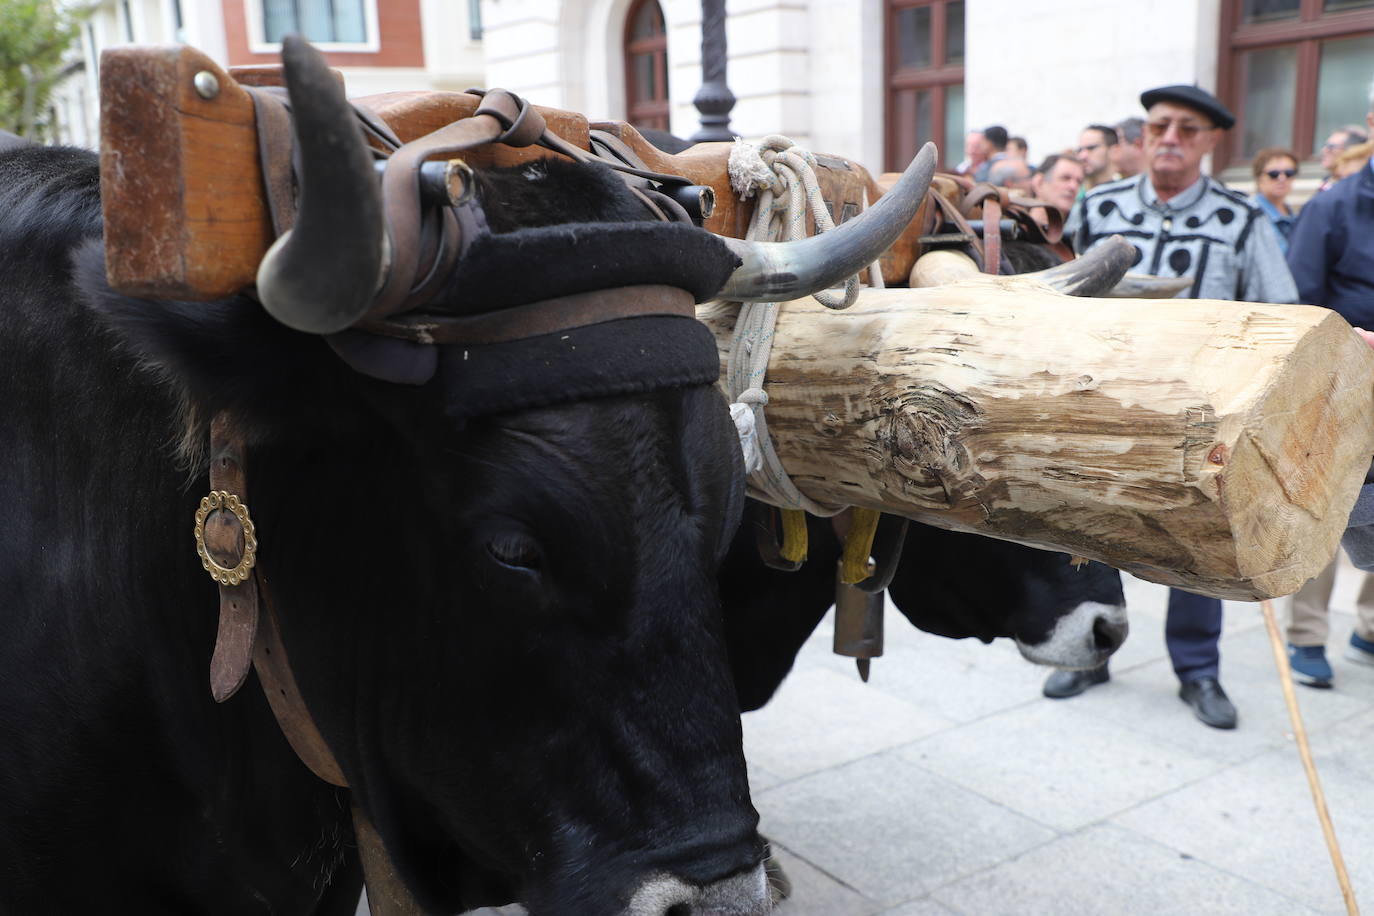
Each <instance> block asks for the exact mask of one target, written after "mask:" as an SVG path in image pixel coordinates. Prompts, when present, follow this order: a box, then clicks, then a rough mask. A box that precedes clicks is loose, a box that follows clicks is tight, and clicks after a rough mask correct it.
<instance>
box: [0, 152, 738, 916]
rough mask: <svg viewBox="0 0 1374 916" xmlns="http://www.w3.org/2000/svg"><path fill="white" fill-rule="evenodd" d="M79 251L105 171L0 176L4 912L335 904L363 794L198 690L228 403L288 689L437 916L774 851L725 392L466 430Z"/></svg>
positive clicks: (426, 402) (420, 393)
mask: <svg viewBox="0 0 1374 916" xmlns="http://www.w3.org/2000/svg"><path fill="white" fill-rule="evenodd" d="M101 257H102V251H101V246H100V223H99V199H98V187H97V180H96V169H95V161H94V157H93V156H92V155H90V154H85V153H80V152H75V151H64V150H37V151H33V150H23V151H18V152H14V153H8V154H0V399H2V400H3V402H4V403H5V404H6V410H7V417H6V421H5V423H3V424H0V468H3V469H4V475H3V477H0V500H2V501H3V503H4V504H5V506H6V524H5V526H4V528H3V529H0V530H2V531H3V532H4V533H3V535H0V594H4V595H5V605H4V614H3V618H2V620H3V634H4V639H3V644H2V645H0V912H6V913H24V914H27V913H34V912H63V913H68V912H81V911H93V910H95V909H97V908H105V907H108V903H109V901H110V900H112V899H114V900H118V901H120V906H121V907H124V908H127V909H129V910H130V911H138V912H141V913H158V912H166V913H188V912H195V913H225V914H243V913H259V912H260V913H269V912H270V913H279V914H280V913H288V914H307V913H309V914H326V913H336V912H337V913H351V912H352V907H353V905H354V902H355V901H356V899H357V889H358V886H359V882H360V874H359V868H358V864H357V860H356V855H355V853H354V851H353V840H352V836H351V828H350V826H349V824H350V821H349V816H348V800H347V798H348V793H346V792H343V791H340V790H336V789H333V788H331V787H328V786H326V785H324V784H322V783H320V782H318V781H317V780H316V779H315V778H314V777H313V776H311V775H310V774H309V772H308V771H307V770H306V769H305V768H304V767H303V766H302V765H301V764H300V762H299V761H298V760H297V759H296V758H295V756H294V754H293V753H292V752H291V751H290V749H289V747H288V746H287V745H286V743H285V741H284V740H283V738H282V736H281V734H280V732H279V731H278V728H277V725H276V723H275V721H274V719H273V718H272V717H271V715H270V712H269V710H268V708H267V706H266V703H265V702H264V698H263V696H262V693H261V690H260V689H259V688H258V686H257V684H256V683H254V679H251V678H250V682H249V683H248V684H247V685H246V686H245V687H244V689H243V690H242V691H241V692H240V693H239V694H238V695H237V696H235V697H234V698H233V699H231V700H230V701H228V702H227V703H225V704H223V705H220V706H216V705H215V704H213V703H212V702H211V700H210V696H209V690H208V683H207V673H208V662H209V658H210V651H211V647H212V644H213V641H214V631H215V621H216V612H217V607H218V601H217V595H216V590H215V588H214V586H213V583H212V582H211V581H210V580H209V578H208V577H207V576H205V574H204V573H203V571H202V570H201V569H200V565H199V562H198V560H197V558H196V556H195V553H194V548H193V543H192V541H191V537H190V531H191V518H192V513H193V511H194V508H195V506H196V503H197V501H198V500H199V498H200V496H201V495H202V494H203V493H204V492H205V491H206V490H207V489H208V481H207V477H206V471H205V467H204V462H203V457H202V456H201V455H200V454H199V453H198V452H197V448H196V447H197V446H198V445H201V444H203V443H204V441H205V439H206V424H207V422H208V419H209V417H211V416H212V415H214V414H215V413H216V412H219V411H227V412H228V413H229V415H230V416H231V418H232V420H233V423H234V424H235V426H236V427H237V428H238V429H240V430H242V431H244V432H245V434H246V436H247V439H248V443H249V445H248V448H249V453H248V487H249V490H248V500H247V501H248V504H249V506H250V509H251V511H252V513H253V516H254V519H255V522H256V524H257V526H258V531H259V537H260V543H261V549H260V560H259V562H260V564H261V568H262V569H263V570H264V572H265V574H266V576H267V577H268V579H269V581H270V582H271V583H272V589H273V592H274V597H275V599H276V602H277V604H278V607H279V610H280V612H281V616H282V627H283V636H284V640H285V643H286V645H287V647H288V649H289V650H290V654H291V659H292V662H293V666H294V670H295V674H296V677H297V679H298V681H299V682H300V685H301V688H302V691H303V693H304V695H305V698H306V701H307V702H308V703H309V705H310V707H311V709H312V711H313V713H314V715H315V717H316V719H317V721H318V724H319V726H320V728H321V730H322V732H323V734H324V735H325V736H326V738H327V739H328V740H329V742H330V744H331V746H332V748H333V749H334V752H335V754H336V756H337V757H338V759H339V762H340V764H341V766H342V768H343V770H344V772H345V774H346V775H347V777H348V779H349V780H350V782H351V783H352V785H353V786H354V790H353V791H354V794H355V795H356V797H357V798H358V800H359V802H360V803H361V804H362V806H363V807H364V809H365V810H367V811H368V812H369V814H370V815H371V818H372V820H373V822H374V823H375V824H376V826H377V828H378V829H379V831H380V832H381V834H382V836H383V838H384V839H385V841H386V844H387V847H388V849H389V851H390V852H391V854H392V856H393V858H394V859H395V860H396V864H397V866H398V868H399V869H400V872H401V874H402V875H403V876H404V877H405V878H406V879H407V881H408V882H410V883H411V885H412V887H413V888H414V889H415V891H416V893H417V895H418V896H419V898H420V900H421V901H422V902H423V903H425V904H426V905H427V906H429V907H432V908H433V909H434V910H435V911H440V912H452V911H456V910H462V909H465V908H469V907H473V906H477V905H482V904H487V903H498V902H504V901H506V900H510V899H514V898H517V897H518V898H522V899H524V900H526V901H527V902H528V904H529V906H530V907H531V909H532V911H533V912H536V913H543V914H564V913H569V914H570V913H588V912H610V911H613V910H615V909H616V908H618V907H619V906H621V905H623V904H624V902H625V899H626V897H627V896H628V895H629V894H630V893H631V892H632V891H633V889H634V888H635V886H636V884H637V882H639V881H640V880H641V879H642V878H643V876H644V875H646V874H648V873H653V872H667V873H671V874H677V875H679V876H681V877H682V878H683V879H684V880H687V881H691V882H706V881H710V880H712V879H715V878H719V877H722V876H725V875H729V874H732V873H735V872H739V871H741V870H744V869H748V868H751V867H753V866H754V865H756V864H757V863H758V862H759V861H760V860H761V857H762V849H761V844H760V841H759V839H758V836H757V834H756V833H755V825H756V821H757V815H756V814H755V812H754V809H753V808H752V806H751V805H750V804H749V800H748V798H749V796H748V786H747V782H746V779H745V770H744V761H743V757H742V753H741V750H740V732H739V721H738V715H737V711H736V704H735V697H734V692H733V689H732V685H731V681H730V675H729V669H728V665H727V661H726V657H725V650H724V645H723V642H724V636H723V633H722V631H721V624H720V619H719V611H718V607H719V605H718V602H717V598H716V584H715V569H716V565H717V563H718V562H719V558H720V557H721V556H722V554H723V553H724V551H725V550H726V548H727V547H728V544H729V539H730V536H731V533H732V531H733V529H734V527H735V525H736V523H737V519H738V516H739V507H740V505H741V504H742V493H741V490H740V485H739V483H740V468H739V462H740V459H739V449H738V444H737V442H736V439H735V436H734V432H733V427H732V425H731V423H730V420H729V417H728V415H727V414H726V411H725V409H724V405H723V403H722V402H721V400H720V398H719V396H718V395H717V394H716V392H715V391H714V390H713V389H711V388H710V387H707V386H694V387H689V388H685V389H670V390H661V391H657V392H653V393H644V394H637V395H626V396H621V397H615V398H607V399H600V400H596V401H588V402H582V403H577V404H571V405H567V406H563V407H558V408H547V409H538V410H527V411H522V412H518V413H511V414H504V415H500V416H494V417H487V418H484V419H479V420H475V421H472V422H470V423H469V424H468V425H467V426H466V427H465V428H463V429H462V430H461V431H460V430H459V428H458V426H457V424H455V423H453V422H452V421H451V420H449V419H448V418H446V417H445V415H444V412H443V409H442V397H441V384H440V383H439V382H437V381H436V382H435V383H433V384H429V385H425V386H401V385H389V384H386V383H383V382H379V381H375V380H372V379H368V378H366V377H363V376H361V375H359V374H357V373H355V372H352V371H350V370H348V369H347V368H346V367H345V366H344V365H343V363H342V362H341V361H340V360H338V358H337V357H335V356H334V354H333V352H332V351H331V350H330V349H329V348H328V347H327V346H326V345H325V344H324V343H323V342H322V341H321V340H319V339H316V338H312V337H309V336H306V335H301V334H297V333H295V332H292V331H289V330H286V329H284V328H282V327H280V326H278V325H276V324H275V323H273V322H272V321H271V320H270V319H268V318H266V317H265V316H264V315H263V313H262V311H261V309H260V308H259V307H258V306H257V305H256V304H255V303H254V302H253V301H251V300H249V299H246V298H235V299H230V300H226V301H223V302H217V303H180V302H146V301H140V300H133V299H129V298H127V297H122V296H118V295H116V294H114V293H112V292H110V291H109V290H108V289H107V288H106V287H105V285H104V281H103V278H102V272H101V269H100V268H101ZM72 263H75V264H76V265H77V269H76V271H75V272H73V271H72V269H71V267H70V265H71V264H72ZM536 263H537V261H536ZM188 445H189V447H188ZM350 898H351V899H350Z"/></svg>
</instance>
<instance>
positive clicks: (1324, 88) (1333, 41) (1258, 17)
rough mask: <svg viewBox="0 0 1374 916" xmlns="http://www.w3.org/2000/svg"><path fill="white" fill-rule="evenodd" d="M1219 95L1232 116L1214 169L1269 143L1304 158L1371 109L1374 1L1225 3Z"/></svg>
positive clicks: (1246, 157)
mask: <svg viewBox="0 0 1374 916" xmlns="http://www.w3.org/2000/svg"><path fill="white" fill-rule="evenodd" d="M1217 77H1218V79H1217V83H1218V87H1217V88H1218V90H1219V93H1218V94H1219V95H1220V96H1221V98H1222V99H1223V100H1224V101H1225V102H1226V103H1227V104H1228V105H1229V106H1230V107H1231V110H1232V111H1234V112H1235V113H1236V119H1237V124H1236V127H1235V129H1233V130H1231V131H1229V132H1228V136H1226V137H1225V138H1224V140H1223V141H1222V143H1221V144H1220V145H1219V146H1218V149H1217V159H1218V166H1219V167H1221V166H1225V165H1226V163H1227V162H1228V161H1230V162H1232V163H1233V164H1237V165H1239V164H1242V163H1244V162H1245V161H1248V160H1249V158H1250V157H1251V156H1253V155H1254V154H1255V153H1257V152H1259V150H1261V149H1263V148H1264V147H1266V146H1287V147H1291V148H1292V149H1293V150H1294V151H1296V152H1297V153H1298V155H1299V156H1302V157H1304V158H1306V157H1310V156H1313V155H1316V154H1320V152H1321V146H1322V142H1323V141H1324V140H1325V139H1326V137H1327V136H1328V135H1329V134H1330V133H1331V131H1333V130H1335V129H1336V128H1338V127H1340V126H1341V125H1343V124H1352V123H1353V124H1360V123H1363V121H1364V116H1365V114H1366V113H1367V112H1368V111H1369V87H1370V80H1371V78H1374V0H1222V5H1221V48H1220V66H1219V67H1218V72H1217Z"/></svg>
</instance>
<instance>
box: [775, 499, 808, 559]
mask: <svg viewBox="0 0 1374 916" xmlns="http://www.w3.org/2000/svg"><path fill="white" fill-rule="evenodd" d="M778 511H779V512H781V513H782V549H781V550H779V551H778V556H780V557H782V558H783V559H784V560H786V561H787V562H789V563H805V562H806V552H807V550H808V549H809V544H808V543H807V534H806V513H805V512H803V511H802V510H801V509H779V510H778Z"/></svg>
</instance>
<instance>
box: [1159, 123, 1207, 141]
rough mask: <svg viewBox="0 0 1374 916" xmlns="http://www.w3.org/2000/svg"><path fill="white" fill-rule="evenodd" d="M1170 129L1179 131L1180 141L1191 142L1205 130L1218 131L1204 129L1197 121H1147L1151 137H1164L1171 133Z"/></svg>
mask: <svg viewBox="0 0 1374 916" xmlns="http://www.w3.org/2000/svg"><path fill="white" fill-rule="evenodd" d="M1170 127H1175V128H1177V129H1178V135H1179V137H1180V139H1183V140H1191V139H1193V138H1194V137H1196V136H1197V135H1198V134H1199V133H1201V132H1202V131H1204V130H1216V128H1215V127H1203V126H1202V125H1201V124H1199V123H1197V122H1196V121H1146V122H1145V129H1146V130H1148V131H1149V132H1150V136H1151V137H1156V138H1158V137H1162V136H1164V135H1165V134H1167V133H1168V132H1169V128H1170Z"/></svg>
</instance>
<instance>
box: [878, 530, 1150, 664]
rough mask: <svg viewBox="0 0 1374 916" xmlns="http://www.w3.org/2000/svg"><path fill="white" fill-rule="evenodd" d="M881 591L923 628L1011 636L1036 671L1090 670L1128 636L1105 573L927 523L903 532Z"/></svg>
mask: <svg viewBox="0 0 1374 916" xmlns="http://www.w3.org/2000/svg"><path fill="white" fill-rule="evenodd" d="M889 592H890V594H891V595H892V600H893V601H894V602H895V603H896V605H897V607H898V608H899V609H900V610H901V612H902V613H903V614H904V615H905V616H906V618H907V619H908V620H910V621H911V622H912V623H913V624H914V625H915V626H917V627H919V628H920V629H922V630H925V631H927V632H930V633H935V634H937V635H940V636H949V637H952V638H956V639H961V638H966V637H975V638H977V639H981V640H983V641H984V642H991V641H992V640H993V639H994V638H996V637H999V636H1004V637H1010V638H1012V639H1014V640H1016V645H1017V648H1019V649H1020V650H1021V654H1022V655H1023V656H1025V657H1026V658H1027V659H1029V660H1030V661H1033V662H1035V663H1037V664H1041V665H1055V666H1057V667H1061V668H1092V667H1096V666H1097V665H1100V664H1101V663H1102V662H1104V661H1106V660H1107V657H1108V656H1110V655H1111V654H1112V653H1113V652H1114V651H1116V649H1117V647H1119V646H1120V645H1121V644H1122V642H1124V641H1125V639H1126V634H1127V631H1128V626H1127V622H1126V599H1125V595H1124V593H1123V591H1122V588H1121V574H1120V573H1119V572H1117V571H1116V570H1115V569H1112V568H1111V567H1110V566H1105V565H1103V564H1101V563H1097V562H1086V563H1076V562H1073V561H1072V560H1071V558H1070V557H1069V556H1068V555H1067V554H1064V553H1059V552H1056V551H1048V550H1037V549H1036V548H1033V547H1026V546H1024V545H1021V544H1016V543H1013V542H1011V541H1001V540H997V539H995V538H987V537H983V536H981V535H976V534H966V533H964V532H959V531H946V530H943V529H940V528H932V527H929V526H927V525H912V526H911V530H910V531H909V532H908V534H907V542H906V546H905V548H904V550H903V553H902V562H901V564H900V565H899V566H898V568H897V572H896V575H894V576H893V579H892V583H891V585H890V586H889Z"/></svg>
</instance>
